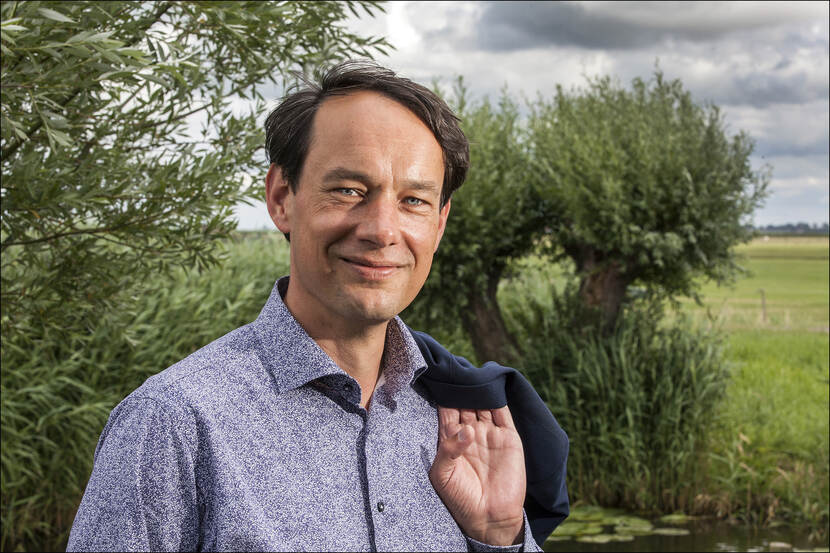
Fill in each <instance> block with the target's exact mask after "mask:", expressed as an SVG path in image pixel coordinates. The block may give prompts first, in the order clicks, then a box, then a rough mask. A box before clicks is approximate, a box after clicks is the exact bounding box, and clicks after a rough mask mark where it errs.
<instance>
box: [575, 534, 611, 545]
mask: <svg viewBox="0 0 830 553" xmlns="http://www.w3.org/2000/svg"><path fill="white" fill-rule="evenodd" d="M613 540H614V536H612V535H611V534H597V535H595V536H580V537H578V538H576V541H580V542H582V543H609V542H611V541H613Z"/></svg>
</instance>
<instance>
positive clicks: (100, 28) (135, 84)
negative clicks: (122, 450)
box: [0, 1, 388, 550]
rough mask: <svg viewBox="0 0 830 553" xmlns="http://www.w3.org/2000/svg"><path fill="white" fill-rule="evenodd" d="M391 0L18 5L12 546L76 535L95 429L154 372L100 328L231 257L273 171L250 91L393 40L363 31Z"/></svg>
mask: <svg viewBox="0 0 830 553" xmlns="http://www.w3.org/2000/svg"><path fill="white" fill-rule="evenodd" d="M378 9H380V6H379V4H378V3H376V2H170V1H160V2H120V1H117V2H37V1H27V2H3V3H2V5H1V6H0V15H2V22H0V45H1V47H2V81H1V86H2V102H1V104H2V105H1V106H0V117H1V118H2V134H0V167H1V168H2V192H0V196H2V204H0V205H1V206H2V208H0V209H2V222H1V223H0V250H2V265H1V267H2V302H1V304H2V350H1V351H2V365H3V371H2V389H3V394H2V432H3V442H4V443H3V445H4V447H3V454H2V496H3V501H2V527H3V530H2V549H4V550H5V549H15V548H17V547H24V548H33V549H43V548H56V547H61V545H60V544H61V536H63V537H64V538H65V531H66V529H67V528H68V524H70V523H71V518H72V513H73V512H74V507H75V506H76V505H77V501H78V499H79V494H80V491H81V490H82V489H83V486H84V483H85V479H86V477H87V476H88V474H89V467H90V463H91V455H92V452H93V450H94V444H95V439H96V438H97V435H98V433H99V432H100V429H101V427H102V426H103V422H104V421H105V420H106V415H107V413H108V412H109V409H111V408H112V407H113V405H114V402H117V401H118V400H119V399H121V398H120V397H119V394H123V393H125V390H123V388H125V387H129V386H130V385H134V381H135V379H136V376H135V375H132V376H131V373H130V372H129V370H130V367H117V366H95V362H94V358H95V355H96V353H95V352H93V351H90V348H89V343H90V342H89V340H90V336H92V335H93V334H94V333H95V332H96V329H100V328H103V327H113V326H119V327H120V328H122V330H123V332H122V333H121V334H119V333H117V332H116V333H113V335H121V336H123V340H130V339H131V338H130V327H131V324H130V311H131V309H132V308H133V306H134V305H135V303H136V300H137V298H138V295H139V294H140V292H141V285H142V283H143V281H144V280H145V279H146V278H147V277H148V276H149V275H151V274H154V273H158V272H166V271H168V270H170V269H171V268H174V267H177V266H178V267H182V266H183V267H194V266H195V267H200V268H203V267H206V266H209V265H211V264H213V263H215V262H216V261H217V260H218V259H219V257H218V255H219V254H218V252H219V250H217V245H218V244H219V243H220V240H221V239H223V238H225V237H227V236H228V235H229V233H230V232H231V231H232V230H233V228H234V226H235V222H234V220H233V218H232V207H233V206H234V205H235V204H237V203H238V202H240V201H243V200H246V199H250V198H252V197H254V196H256V195H258V194H259V193H260V192H261V187H260V186H259V185H258V184H257V185H254V186H248V185H246V184H245V182H246V181H245V180H244V179H242V178H241V176H242V175H243V174H244V173H259V174H262V171H263V170H264V169H263V166H262V163H261V162H260V161H259V160H255V153H256V152H257V151H258V150H259V149H260V148H261V147H262V145H263V142H264V137H263V132H262V130H261V129H260V128H259V126H258V125H257V122H256V121H257V115H258V113H257V112H256V111H255V110H254V111H250V112H243V111H240V110H239V109H234V101H235V100H239V99H242V100H256V101H262V100H263V94H262V92H263V87H264V86H265V85H268V86H271V90H279V89H278V83H280V82H281V81H282V78H283V77H285V76H286V75H287V73H288V71H291V70H300V71H304V70H307V69H309V68H311V67H314V66H318V65H321V64H324V63H328V62H333V61H335V60H338V59H342V58H345V57H371V56H372V55H373V54H374V53H376V52H381V53H382V52H383V48H384V47H385V46H388V45H387V43H386V41H385V40H384V39H380V38H373V37H363V36H360V35H357V34H355V33H353V32H350V31H349V30H348V29H347V27H346V24H345V23H346V19H347V17H348V16H349V15H350V14H351V13H353V14H355V15H356V16H361V15H369V16H371V15H373V13H374V12H375V11H376V10H378ZM200 125H201V128H199V126H200ZM263 162H264V160H263ZM162 368H164V367H158V369H159V370H160V369H162ZM127 391H129V390H127Z"/></svg>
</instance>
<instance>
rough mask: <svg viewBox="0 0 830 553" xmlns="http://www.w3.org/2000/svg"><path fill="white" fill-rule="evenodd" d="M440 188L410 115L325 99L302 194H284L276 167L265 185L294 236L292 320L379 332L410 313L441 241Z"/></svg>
mask: <svg viewBox="0 0 830 553" xmlns="http://www.w3.org/2000/svg"><path fill="white" fill-rule="evenodd" d="M443 179H444V163H443V153H442V150H441V147H440V145H439V144H438V142H437V141H436V140H435V137H434V136H433V135H432V132H431V131H430V130H429V128H428V127H427V126H426V125H424V124H423V123H422V122H421V120H420V119H418V117H417V116H416V115H415V114H413V113H412V112H410V111H409V110H408V109H406V108H405V107H403V106H402V105H400V104H398V103H397V102H395V101H394V100H391V99H389V98H387V97H386V96H383V95H381V94H379V93H375V92H369V91H361V92H355V93H352V94H348V95H346V96H335V97H332V98H328V99H327V100H325V101H324V102H323V104H322V105H321V106H320V108H319V109H318V111H317V113H316V115H315V117H314V124H313V127H312V132H311V143H310V147H309V151H308V155H307V157H306V160H305V164H304V166H303V168H302V171H301V175H300V180H299V183H298V186H297V192H296V194H294V193H291V192H285V193H284V194H283V195H280V194H279V191H280V187H281V186H287V184H285V183H284V182H282V178H281V175H280V171H279V170H278V169H277V168H276V167H272V170H271V171H270V172H269V176H268V193H267V195H268V204H269V211H270V212H271V216H272V218H273V219H274V221H275V222H276V223H277V226H278V227H279V229H280V230H281V231H283V232H290V233H291V280H290V283H289V287H288V293H287V295H286V303H287V304H288V306H289V308H291V309H292V311H293V312H294V313H295V316H296V315H301V314H302V316H304V317H314V318H315V321H316V323H315V324H323V325H327V324H332V323H335V320H337V321H339V322H340V323H347V324H357V325H361V324H377V323H382V322H385V321H388V320H389V319H391V318H393V317H394V316H395V315H397V314H398V313H400V312H401V311H402V310H403V309H404V308H406V306H407V305H409V303H410V302H411V301H412V300H413V299H414V298H415V296H416V295H417V294H418V292H419V291H420V289H421V287H422V286H423V284H424V282H425V281H426V278H427V276H428V274H429V269H430V266H431V265H432V256H433V254H434V253H435V250H436V249H437V248H438V243H439V242H440V240H441V236H442V235H443V232H444V226H445V224H446V220H447V215H448V213H449V207H450V206H449V203H448V204H447V205H446V206H445V207H444V209H441V208H440V205H439V204H440V197H441V186H442V183H443ZM297 310H299V311H300V312H301V313H297ZM302 316H301V317H298V319H302V318H303V317H302Z"/></svg>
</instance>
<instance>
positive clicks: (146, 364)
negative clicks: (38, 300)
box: [0, 234, 288, 551]
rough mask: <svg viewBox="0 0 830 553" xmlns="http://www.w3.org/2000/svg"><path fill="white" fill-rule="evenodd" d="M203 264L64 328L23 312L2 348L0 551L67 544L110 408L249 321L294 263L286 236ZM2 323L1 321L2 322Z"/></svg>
mask: <svg viewBox="0 0 830 553" xmlns="http://www.w3.org/2000/svg"><path fill="white" fill-rule="evenodd" d="M228 248H229V249H230V250H231V253H232V256H231V259H230V260H229V261H227V262H225V263H224V264H222V265H221V266H219V267H215V268H213V269H211V270H209V271H206V272H203V273H201V274H199V273H196V272H193V271H190V272H186V271H179V272H177V273H176V274H175V275H174V277H173V278H172V279H161V278H160V279H159V280H158V281H154V282H147V283H146V285H145V287H144V289H143V290H142V293H141V294H139V295H137V296H136V297H134V298H124V299H123V301H124V304H123V306H124V308H123V309H122V310H120V311H112V312H111V313H109V314H108V315H107V316H106V317H104V318H103V319H100V320H94V321H93V320H87V319H85V318H84V315H83V313H79V314H78V319H77V324H76V325H75V326H74V327H73V328H66V329H64V332H63V333H61V334H60V335H53V334H48V333H43V332H39V329H37V328H28V327H27V321H16V324H17V328H22V329H24V330H26V332H19V333H18V334H16V335H15V338H16V339H15V340H4V341H3V344H2V350H0V355H1V356H2V365H3V371H2V384H1V386H2V409H1V410H0V422H1V423H2V431H3V448H2V543H0V546H2V549H3V550H4V551H5V550H36V551H37V550H62V549H65V546H66V539H67V537H68V532H69V529H70V527H71V524H72V521H73V519H74V515H75V510H76V508H77V505H78V502H79V501H80V498H81V495H82V493H83V490H84V488H85V486H86V481H87V478H88V477H89V474H90V472H91V469H92V458H93V452H94V450H95V444H96V441H97V439H98V436H99V435H100V432H101V430H102V428H103V426H104V424H105V422H106V419H107V416H108V415H109V412H110V410H112V408H113V407H114V406H115V405H116V404H117V403H118V402H119V401H121V399H123V398H124V397H125V396H126V395H127V394H128V393H130V392H131V391H132V390H133V389H135V388H136V387H138V386H139V385H140V384H141V383H142V382H143V381H144V380H145V379H146V378H147V377H149V376H150V375H152V374H155V373H157V372H158V371H160V370H162V369H164V368H165V367H167V366H169V365H171V364H172V363H174V362H176V361H178V360H179V359H182V358H183V357H185V356H187V355H188V354H190V353H192V352H193V351H195V350H196V349H198V348H199V347H201V346H203V345H205V344H207V343H208V342H210V341H211V340H214V339H216V338H218V337H220V336H222V335H223V334H225V333H227V332H229V331H231V330H233V329H234V328H236V327H238V326H241V325H243V324H245V323H248V322H250V321H252V320H253V319H254V318H256V316H257V315H258V313H259V310H260V309H261V308H262V306H263V304H264V303H265V301H266V299H267V297H268V294H269V293H270V291H271V286H272V285H273V283H274V280H275V279H276V278H277V277H278V276H280V275H283V274H287V272H288V254H287V248H286V247H285V240H284V239H283V238H282V236H280V235H274V234H270V235H262V236H260V237H258V238H249V239H246V240H242V241H237V242H231V243H229V244H228ZM5 324H6V322H5V321H4V325H5Z"/></svg>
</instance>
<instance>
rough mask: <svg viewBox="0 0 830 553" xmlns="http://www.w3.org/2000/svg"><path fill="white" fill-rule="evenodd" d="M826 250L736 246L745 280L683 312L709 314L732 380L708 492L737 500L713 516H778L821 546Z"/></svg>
mask: <svg viewBox="0 0 830 553" xmlns="http://www.w3.org/2000/svg"><path fill="white" fill-rule="evenodd" d="M829 248H830V243H829V242H828V239H827V238H826V237H825V238H821V237H811V238H769V239H766V240H765V239H763V238H760V239H756V240H754V241H753V242H751V243H749V244H746V245H744V246H742V247H741V248H739V251H740V253H741V254H742V255H743V256H744V259H743V260H742V264H743V265H744V266H745V267H746V268H747V269H748V270H749V274H748V275H747V276H746V277H744V278H741V279H739V280H738V282H737V283H736V284H735V286H734V287H732V288H730V287H717V286H715V285H707V286H704V287H703V288H702V290H701V295H702V297H703V303H704V307H703V308H701V307H698V306H697V305H696V304H694V303H693V302H691V301H688V302H684V304H683V308H684V309H686V310H688V311H690V312H692V313H695V314H696V315H698V316H701V317H702V316H703V315H704V313H705V312H706V310H707V309H708V310H709V312H710V313H711V314H712V315H714V316H715V317H716V319H717V321H718V324H719V326H721V328H723V329H724V330H725V331H726V332H727V340H728V342H727V343H728V345H727V350H726V356H727V360H728V361H729V363H730V368H731V374H732V378H731V380H730V384H729V388H728V390H727V395H726V400H725V401H724V402H723V405H722V410H721V412H720V413H719V424H718V428H717V429H716V430H715V432H714V433H713V436H712V439H713V443H712V445H711V460H712V466H711V476H712V480H713V481H712V490H715V489H720V490H721V491H720V493H723V491H725V490H732V492H733V497H732V498H731V499H728V500H727V499H726V498H725V496H722V498H721V499H722V504H721V505H720V506H719V509H720V510H722V511H725V512H726V513H728V514H733V515H735V516H738V517H739V518H744V519H749V520H754V521H757V520H758V519H767V520H774V519H775V518H777V516H779V515H784V516H785V518H788V519H790V520H797V521H802V522H805V523H808V524H809V525H810V527H811V528H812V529H813V531H814V532H819V533H823V535H824V536H825V539H826V535H827V534H826V525H827V520H828V497H830V493H829V492H828V462H829V461H830V448H829V447H828V441H829V440H830V425H829V424H828V421H830V407H828V406H830V385H829V383H830V367H829V365H830V363H828V358H830V337H829V336H828V318H829V317H828V303H829V302H830V294H828V287H829V286H830V282H828V267H829V266H830V263H829V262H828V249H829ZM760 290H763V291H764V296H765V301H766V313H764V306H763V303H762V299H761V292H760ZM717 493H718V492H713V495H717ZM741 496H743V497H741ZM710 499H711V497H710ZM822 529H823V531H822Z"/></svg>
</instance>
